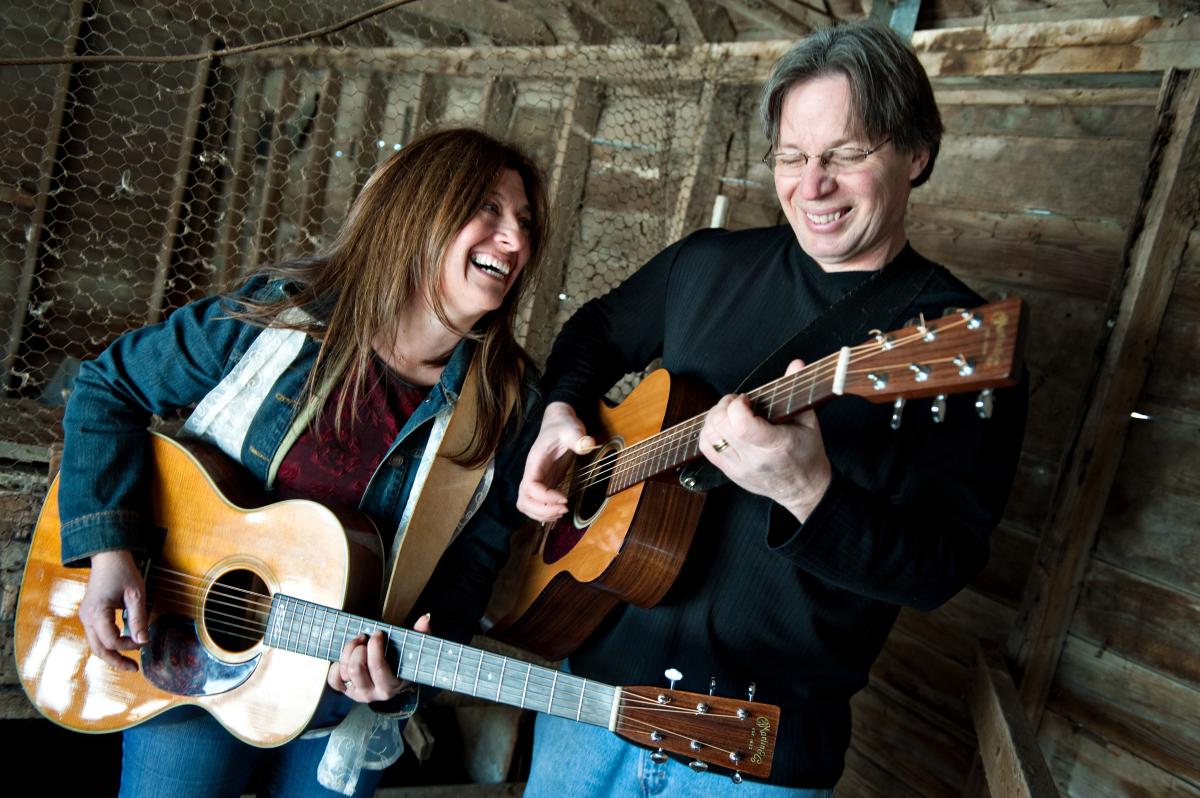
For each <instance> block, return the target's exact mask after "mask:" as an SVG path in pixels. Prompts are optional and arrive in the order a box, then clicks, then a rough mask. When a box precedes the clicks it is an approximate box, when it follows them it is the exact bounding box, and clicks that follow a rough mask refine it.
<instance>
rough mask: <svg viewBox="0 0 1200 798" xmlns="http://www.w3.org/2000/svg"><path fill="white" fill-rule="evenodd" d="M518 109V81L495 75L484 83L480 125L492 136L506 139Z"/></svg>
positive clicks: (480, 105)
mask: <svg viewBox="0 0 1200 798" xmlns="http://www.w3.org/2000/svg"><path fill="white" fill-rule="evenodd" d="M516 107H517V83H516V81H513V80H509V79H507V78H501V77H497V76H495V75H493V76H492V77H490V78H488V79H487V80H486V81H485V82H484V86H483V102H481V103H480V104H479V124H480V125H481V126H482V127H483V129H484V130H486V131H488V132H489V133H491V134H492V135H494V136H497V137H499V138H501V139H506V138H508V135H509V128H510V127H511V125H512V119H513V112H514V111H515V110H516Z"/></svg>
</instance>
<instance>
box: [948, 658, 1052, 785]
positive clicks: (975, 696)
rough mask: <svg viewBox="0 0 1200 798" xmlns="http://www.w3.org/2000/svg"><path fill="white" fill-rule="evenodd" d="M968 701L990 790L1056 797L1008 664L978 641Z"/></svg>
mask: <svg viewBox="0 0 1200 798" xmlns="http://www.w3.org/2000/svg"><path fill="white" fill-rule="evenodd" d="M968 702H969V704H970V708H971V720H972V721H973V722H974V724H975V735H976V736H977V737H978V738H979V751H980V753H982V755H983V769H984V772H985V773H986V775H987V785H988V790H989V792H990V793H991V794H992V795H994V796H1004V798H1057V796H1058V788H1057V787H1055V786H1054V779H1053V777H1051V775H1050V768H1049V767H1047V766H1046V760H1045V758H1044V757H1043V756H1042V752H1041V750H1040V749H1039V748H1038V743H1037V735H1035V734H1034V732H1033V729H1032V728H1030V726H1029V724H1028V723H1027V722H1026V720H1025V716H1024V715H1023V714H1022V712H1021V700H1020V698H1019V697H1018V696H1017V688H1016V686H1015V685H1014V684H1013V681H1012V677H1011V676H1010V675H1009V673H1008V669H1007V668H1005V666H1004V663H1003V661H1002V660H1001V658H1000V657H999V655H998V654H989V653H988V652H985V651H984V650H983V647H982V646H980V645H979V644H976V646H975V678H974V681H973V683H972V685H971V693H970V696H969V698H968Z"/></svg>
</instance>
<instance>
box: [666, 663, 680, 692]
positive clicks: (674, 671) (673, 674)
mask: <svg viewBox="0 0 1200 798" xmlns="http://www.w3.org/2000/svg"><path fill="white" fill-rule="evenodd" d="M663 676H665V677H667V681H668V682H670V689H672V690H674V689H675V682H677V681H679V680H680V679H682V678H683V674H682V673H680V672H679V669H678V668H667V669H666V670H665V671H663Z"/></svg>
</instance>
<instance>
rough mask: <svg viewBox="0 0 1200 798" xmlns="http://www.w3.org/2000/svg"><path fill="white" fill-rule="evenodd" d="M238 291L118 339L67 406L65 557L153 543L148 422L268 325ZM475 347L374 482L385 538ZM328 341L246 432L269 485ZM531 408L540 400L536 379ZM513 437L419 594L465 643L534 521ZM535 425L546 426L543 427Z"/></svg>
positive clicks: (181, 403) (307, 355)
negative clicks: (519, 492)
mask: <svg viewBox="0 0 1200 798" xmlns="http://www.w3.org/2000/svg"><path fill="white" fill-rule="evenodd" d="M284 290H285V286H284V284H282V283H281V282H278V281H276V282H270V283H268V282H266V281H265V280H262V279H259V280H256V281H254V282H252V283H251V284H250V285H249V286H247V288H246V289H244V293H245V294H247V295H250V296H253V297H254V298H256V299H272V298H275V297H278V296H281V295H282V292H283V291H284ZM230 307H231V306H230V305H229V303H228V301H227V300H224V299H222V298H220V297H212V298H208V299H203V300H199V301H197V302H193V303H191V304H189V305H186V306H184V307H182V308H180V309H178V310H176V311H175V312H174V313H172V314H171V316H170V317H169V318H168V319H167V320H166V321H165V322H162V323H160V324H156V325H153V326H150V327H145V328H142V329H139V330H134V331H132V332H130V333H127V334H125V335H123V336H121V337H120V338H118V339H117V340H116V341H115V342H113V344H112V345H110V346H109V347H108V348H107V349H106V350H105V351H104V352H103V353H102V354H101V355H100V356H99V357H98V358H97V359H96V360H93V361H89V362H86V363H84V364H83V365H82V367H81V368H80V372H79V376H78V378H77V379H76V382H75V388H74V391H73V392H72V394H71V398H70V401H69V402H68V405H67V410H66V414H65V417H64V419H63V426H64V431H65V444H64V450H63V461H62V472H61V480H60V491H59V513H60V517H61V521H62V558H63V562H64V563H66V564H68V565H86V564H87V560H88V558H89V557H90V556H91V555H93V554H96V553H98V552H101V551H106V550H113V549H130V550H133V551H134V552H147V551H149V550H150V549H151V548H152V544H151V542H150V541H149V540H148V539H147V531H148V529H149V527H150V523H149V520H148V519H149V517H150V516H149V507H148V505H147V499H146V497H147V496H148V495H149V492H148V490H147V485H148V482H149V477H150V468H149V466H148V463H147V456H148V454H147V453H148V451H149V449H148V446H147V445H146V440H147V432H146V429H147V426H148V424H149V422H150V419H151V416H152V415H154V414H157V415H163V414H166V413H169V412H172V411H175V410H178V409H180V408H185V407H190V406H191V405H193V404H195V403H196V402H198V401H199V400H200V399H202V398H203V397H204V396H206V395H207V394H208V393H209V392H210V391H211V390H212V389H213V388H214V386H216V385H217V384H218V383H219V382H220V381H221V380H222V378H223V377H224V376H225V375H226V374H228V373H229V371H230V370H231V369H233V367H234V366H235V365H236V364H237V363H238V362H239V360H240V359H241V358H242V356H243V355H244V354H245V353H246V351H247V349H248V348H249V347H250V346H251V345H252V343H253V342H254V340H255V339H256V338H257V337H258V335H259V334H260V333H261V332H262V330H263V328H262V327H259V326H256V325H252V324H247V323H246V322H243V321H240V320H237V319H233V318H230V317H229V310H230ZM474 349H475V344H474V342H472V341H469V340H465V339H464V340H463V341H462V342H461V343H460V344H459V345H458V347H457V348H456V349H455V350H454V352H453V354H452V355H451V358H450V361H449V363H448V364H447V365H446V368H445V369H444V370H443V372H442V376H441V379H440V380H439V382H438V384H437V385H435V386H434V387H433V388H432V389H430V391H429V394H428V396H427V397H426V398H425V400H424V401H423V402H422V403H421V405H420V406H419V407H418V408H417V409H416V411H414V413H413V414H412V416H411V417H410V418H409V419H408V420H407V422H406V423H405V424H404V426H403V427H402V429H401V430H400V432H399V434H398V435H397V436H396V439H395V440H394V441H393V442H392V445H391V447H390V449H389V450H388V454H387V455H386V456H385V457H384V459H383V461H382V462H381V463H380V465H379V467H378V469H377V471H376V473H375V474H374V476H373V477H372V479H371V482H370V484H369V486H368V488H367V491H366V493H365V495H364V497H363V499H362V502H361V504H360V506H359V508H360V509H361V510H362V511H364V512H366V513H367V514H368V515H370V516H371V517H372V518H374V519H375V520H376V522H377V523H379V524H380V529H381V532H382V534H383V538H384V542H385V545H387V543H389V542H390V541H391V537H392V532H394V530H395V528H396V526H397V524H399V522H400V519H401V514H402V513H403V511H404V508H405V506H406V504H407V499H408V494H409V492H410V490H411V488H412V485H413V482H414V479H415V478H416V475H417V471H418V464H419V463H420V460H421V455H422V454H423V452H424V448H425V444H426V442H427V440H428V438H429V432H430V429H431V427H432V426H433V422H434V421H435V419H436V418H437V417H438V416H441V415H445V414H449V413H450V412H451V411H452V410H453V406H454V403H455V402H456V401H457V400H458V390H459V388H460V387H461V386H462V383H463V380H464V379H465V376H466V370H467V367H468V365H469V364H470V358H471V355H472V354H473V352H474ZM317 351H318V344H317V342H315V341H313V340H312V339H307V340H306V341H305V342H304V344H303V345H302V346H301V348H300V351H299V354H298V355H297V356H296V357H295V359H294V360H293V361H292V362H291V365H290V366H289V367H288V368H287V369H286V370H284V372H283V373H282V374H281V375H280V376H279V378H278V379H277V380H276V382H275V384H274V385H273V386H272V387H271V389H270V391H269V392H268V394H267V396H268V398H267V399H266V400H265V401H264V402H263V403H262V404H261V405H260V406H259V407H258V410H257V412H256V413H255V415H254V418H253V420H252V421H251V423H250V426H249V431H248V433H247V435H246V437H245V439H244V443H243V445H242V451H241V456H240V458H239V459H240V461H241V464H242V465H243V466H244V467H245V468H246V470H247V472H248V473H249V475H250V477H251V478H252V479H253V481H254V482H255V483H256V484H257V485H258V486H259V487H260V488H269V487H270V486H271V485H270V483H271V480H272V478H273V476H274V471H273V465H274V467H277V466H278V462H277V461H278V460H279V459H281V458H282V454H283V451H282V450H281V447H282V446H283V445H284V444H285V440H286V442H287V444H288V445H290V442H291V439H290V438H289V436H288V431H289V429H290V428H291V427H292V421H293V417H294V416H295V413H296V410H297V407H298V406H299V398H300V396H301V393H302V390H303V387H304V384H305V381H306V380H307V378H308V373H309V371H310V370H311V368H312V366H313V365H314V363H315V360H316V355H317ZM527 382H528V383H530V386H529V387H527V391H526V394H527V395H526V401H525V406H524V410H525V412H526V415H527V417H528V414H529V413H530V412H531V411H533V410H534V409H535V407H534V406H535V405H536V404H537V403H538V401H539V397H538V396H537V394H536V390H535V389H534V388H532V379H529V380H527ZM530 426H534V425H529V424H526V425H525V427H524V429H523V430H522V432H524V433H526V434H524V435H522V436H521V437H522V442H521V443H520V444H518V443H517V441H515V440H513V436H512V435H511V434H510V436H509V440H508V442H507V445H505V446H504V447H502V448H501V451H500V452H499V453H498V454H497V458H496V461H495V464H494V465H495V480H494V481H493V484H492V486H491V491H490V493H489V495H488V497H487V499H486V501H485V502H484V505H483V507H482V509H481V510H480V511H479V512H478V513H476V515H475V516H474V517H473V518H472V520H471V522H470V523H469V524H468V525H467V527H466V529H465V530H464V531H463V533H462V534H461V535H459V537H458V538H457V539H456V540H455V542H454V544H452V545H451V547H450V548H449V549H448V550H447V552H446V554H445V555H444V556H443V558H442V561H441V563H440V564H439V566H438V569H437V571H435V573H434V575H433V577H432V578H431V580H430V583H429V587H428V588H427V589H426V591H425V594H424V595H423V596H422V598H421V599H420V600H419V601H418V605H417V607H416V608H415V609H414V615H415V614H420V613H423V612H427V611H428V612H432V613H433V614H434V618H436V619H437V620H436V621H435V625H436V627H437V628H436V629H435V633H436V634H438V635H439V636H442V637H447V638H450V639H456V640H465V639H467V638H469V637H470V635H471V633H472V632H473V631H474V628H475V624H476V622H477V621H478V619H479V617H480V616H481V615H482V612H483V608H484V606H485V605H486V602H487V598H488V595H489V593H490V589H491V583H492V580H493V578H494V576H495V573H496V572H497V571H498V569H499V568H500V566H501V565H503V561H504V558H505V556H506V555H507V547H508V534H509V532H510V530H511V529H513V528H515V527H516V526H518V525H519V524H520V523H521V521H522V520H523V519H522V517H521V516H520V515H519V514H518V513H517V512H516V510H515V497H516V488H517V484H518V483H519V480H520V469H521V466H522V463H523V457H522V456H521V455H522V454H523V452H524V450H525V449H527V447H528V443H529V441H530V437H529V435H528V433H529V427H530ZM535 429H536V427H535Z"/></svg>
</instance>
